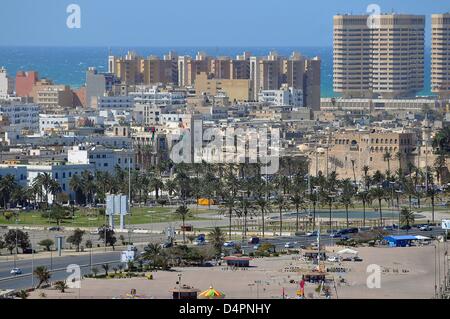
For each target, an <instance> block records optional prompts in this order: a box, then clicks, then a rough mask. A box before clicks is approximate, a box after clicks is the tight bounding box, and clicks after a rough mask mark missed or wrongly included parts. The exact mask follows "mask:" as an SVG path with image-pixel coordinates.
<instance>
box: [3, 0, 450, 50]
mask: <svg viewBox="0 0 450 319" xmlns="http://www.w3.org/2000/svg"><path fill="white" fill-rule="evenodd" d="M372 3H374V4H378V5H379V6H380V8H381V11H382V12H392V11H394V12H397V13H410V14H424V15H426V18H427V40H426V41H427V42H426V44H427V45H429V42H430V39H429V34H430V26H429V25H430V20H431V19H430V15H431V14H432V13H443V12H448V11H450V2H449V1H442V0H414V1H412V0H389V1H388V0H371V1H363V0H315V1H305V0H270V1H268V0H220V1H219V0H164V1H161V0H159V1H156V0H127V1H119V0H1V1H0V46H23V45H27V46H153V47H158V46H164V47H167V46H173V47H177V46H190V47H193V46H203V47H204V46H212V47H226V46H228V47H229V46H236V47H241V46H246V47H258V46H263V47H267V46H272V47H275V46H296V47H299V46H303V47H305V46H311V47H318V46H331V45H332V27H333V20H332V17H333V15H335V14H337V13H354V14H362V13H366V10H367V6H368V5H369V4H372ZM70 4H77V5H79V7H80V9H81V28H79V29H77V28H73V29H70V28H68V27H67V25H66V21H67V18H68V16H69V15H70V13H67V12H66V9H67V7H68V6H69V5H70Z"/></svg>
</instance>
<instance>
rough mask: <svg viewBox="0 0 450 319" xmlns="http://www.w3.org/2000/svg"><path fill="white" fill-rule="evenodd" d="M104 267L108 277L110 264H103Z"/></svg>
mask: <svg viewBox="0 0 450 319" xmlns="http://www.w3.org/2000/svg"><path fill="white" fill-rule="evenodd" d="M102 268H103V270H104V271H105V275H106V277H108V271H109V265H108V264H103V265H102Z"/></svg>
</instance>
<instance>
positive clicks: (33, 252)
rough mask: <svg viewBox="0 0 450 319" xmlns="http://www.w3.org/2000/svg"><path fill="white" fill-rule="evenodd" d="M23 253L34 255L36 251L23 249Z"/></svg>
mask: <svg viewBox="0 0 450 319" xmlns="http://www.w3.org/2000/svg"><path fill="white" fill-rule="evenodd" d="M23 253H24V254H35V253H36V250H34V249H31V248H25V249H24V250H23Z"/></svg>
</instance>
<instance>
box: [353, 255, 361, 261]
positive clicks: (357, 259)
mask: <svg viewBox="0 0 450 319" xmlns="http://www.w3.org/2000/svg"><path fill="white" fill-rule="evenodd" d="M353 261H363V259H362V258H361V257H358V256H355V257H353Z"/></svg>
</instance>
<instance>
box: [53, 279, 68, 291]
mask: <svg viewBox="0 0 450 319" xmlns="http://www.w3.org/2000/svg"><path fill="white" fill-rule="evenodd" d="M55 288H56V289H57V290H59V291H61V293H64V292H65V291H66V289H67V288H69V286H67V284H66V282H65V281H63V280H59V281H57V282H55Z"/></svg>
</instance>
